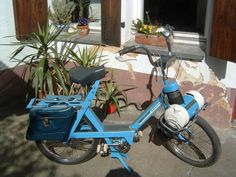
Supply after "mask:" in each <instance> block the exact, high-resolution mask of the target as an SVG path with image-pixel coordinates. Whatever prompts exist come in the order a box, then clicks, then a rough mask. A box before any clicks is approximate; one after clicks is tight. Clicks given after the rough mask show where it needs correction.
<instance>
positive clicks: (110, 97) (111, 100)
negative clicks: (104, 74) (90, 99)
mask: <svg viewBox="0 0 236 177" xmlns="http://www.w3.org/2000/svg"><path fill="white" fill-rule="evenodd" d="M125 91H126V90H125V89H123V90H122V89H119V88H118V86H117V85H116V84H115V82H114V81H113V80H112V79H109V80H106V81H103V82H102V83H101V86H100V88H99V90H98V93H97V100H98V101H99V102H100V107H102V110H103V112H104V114H105V115H106V114H107V112H108V108H109V106H112V105H114V106H115V109H116V112H117V113H118V115H119V116H120V109H121V105H120V101H121V100H122V102H123V103H124V105H123V107H126V106H127V103H128V100H127V95H126V93H125Z"/></svg>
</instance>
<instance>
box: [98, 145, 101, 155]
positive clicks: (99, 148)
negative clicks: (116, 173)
mask: <svg viewBox="0 0 236 177" xmlns="http://www.w3.org/2000/svg"><path fill="white" fill-rule="evenodd" d="M100 152H101V144H99V145H97V154H99V153H100Z"/></svg>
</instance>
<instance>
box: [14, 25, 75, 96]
mask: <svg viewBox="0 0 236 177" xmlns="http://www.w3.org/2000/svg"><path fill="white" fill-rule="evenodd" d="M60 33H61V30H52V25H48V24H47V25H45V26H44V27H40V26H39V27H38V32H35V33H33V34H32V35H31V37H30V40H29V42H27V43H26V42H20V43H19V44H18V45H20V46H19V47H18V48H17V49H16V50H15V51H14V52H13V53H12V56H11V60H13V61H16V62H18V65H19V64H25V65H28V66H29V73H30V74H29V78H28V86H29V87H30V88H34V89H35V97H44V96H45V95H47V94H64V95H68V94H69V92H70V91H69V90H70V86H71V85H70V83H69V78H68V72H67V70H66V69H65V64H66V62H68V57H67V55H68V52H61V53H60V52H58V50H57V48H55V43H54V41H55V39H56V37H57V36H58V35H59V34H60ZM24 49H31V51H32V53H31V54H29V55H26V56H23V58H22V57H21V58H18V57H20V56H19V54H20V53H23V50H24Z"/></svg>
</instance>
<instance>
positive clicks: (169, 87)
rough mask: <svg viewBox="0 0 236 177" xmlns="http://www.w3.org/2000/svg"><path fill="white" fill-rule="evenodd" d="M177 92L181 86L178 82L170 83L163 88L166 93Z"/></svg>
mask: <svg viewBox="0 0 236 177" xmlns="http://www.w3.org/2000/svg"><path fill="white" fill-rule="evenodd" d="M177 90H179V85H178V84H177V82H168V83H166V84H165V86H164V88H163V92H164V93H170V92H175V91H177Z"/></svg>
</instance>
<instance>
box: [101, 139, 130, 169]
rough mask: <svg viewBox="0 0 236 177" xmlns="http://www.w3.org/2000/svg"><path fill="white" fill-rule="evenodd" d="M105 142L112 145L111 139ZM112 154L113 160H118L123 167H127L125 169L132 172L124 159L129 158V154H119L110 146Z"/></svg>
mask: <svg viewBox="0 0 236 177" xmlns="http://www.w3.org/2000/svg"><path fill="white" fill-rule="evenodd" d="M105 141H106V142H107V144H112V140H111V139H110V138H105ZM110 152H111V158H116V159H117V160H119V161H120V163H121V164H122V165H123V167H125V169H126V170H127V171H128V172H130V173H131V172H132V170H131V168H130V167H129V166H128V165H127V163H126V162H125V160H124V158H128V155H127V154H123V153H119V152H118V151H117V149H116V148H114V147H113V146H110Z"/></svg>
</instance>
